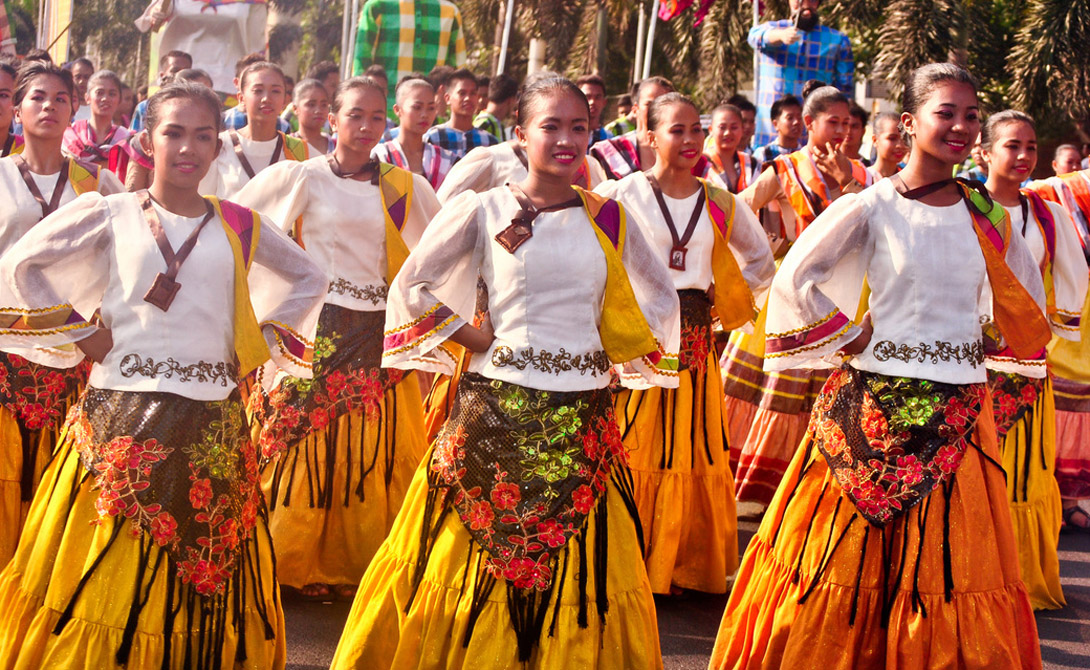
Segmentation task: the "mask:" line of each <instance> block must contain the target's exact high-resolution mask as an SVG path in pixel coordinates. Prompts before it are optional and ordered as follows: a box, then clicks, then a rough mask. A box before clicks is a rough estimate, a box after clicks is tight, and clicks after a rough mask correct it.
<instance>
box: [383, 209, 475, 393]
mask: <svg viewBox="0 0 1090 670" xmlns="http://www.w3.org/2000/svg"><path fill="white" fill-rule="evenodd" d="M479 208H480V198H479V197H478V196H477V194H476V193H463V194H461V195H459V196H458V197H456V198H454V199H453V200H451V201H449V202H447V203H446V204H445V205H444V207H443V209H442V211H440V212H439V214H438V215H437V216H436V217H435V219H434V220H433V222H432V223H431V225H429V226H428V227H427V229H426V230H425V231H424V234H423V236H422V237H421V238H420V242H419V244H417V245H416V248H415V249H413V251H412V253H410V254H409V257H408V259H407V260H406V261H405V264H404V265H402V266H401V270H400V271H399V272H398V273H397V277H395V278H394V281H393V284H392V285H391V286H390V291H389V294H388V295H387V298H386V328H385V334H384V337H383V343H382V346H383V352H382V365H383V367H388V368H401V369H419V370H424V371H427V372H441V373H444V374H451V373H453V372H454V367H455V364H456V362H457V361H456V359H455V358H454V356H453V355H452V354H450V352H449V351H448V350H447V349H446V348H445V347H442V346H441V345H442V344H443V342H445V341H446V340H447V339H449V338H450V336H451V335H452V334H453V333H454V332H455V331H457V330H458V329H459V328H461V327H462V326H464V325H465V324H466V323H470V322H472V320H473V307H474V301H475V300H476V295H477V275H478V272H479V268H480V265H481V261H482V258H483V253H484V252H483V249H482V245H481V242H480V239H479V238H480V223H479V222H478V210H479Z"/></svg>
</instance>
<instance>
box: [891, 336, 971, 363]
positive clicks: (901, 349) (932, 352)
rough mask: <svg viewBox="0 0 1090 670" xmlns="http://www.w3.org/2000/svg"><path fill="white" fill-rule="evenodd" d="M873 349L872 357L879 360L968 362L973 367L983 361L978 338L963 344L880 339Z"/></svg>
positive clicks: (941, 341)
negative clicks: (916, 342) (912, 343)
mask: <svg viewBox="0 0 1090 670" xmlns="http://www.w3.org/2000/svg"><path fill="white" fill-rule="evenodd" d="M873 351H874V357H875V358H876V359H878V360H880V361H888V360H889V359H891V358H896V359H897V360H899V361H904V362H905V363H909V362H911V361H914V360H915V361H919V362H920V363H927V362H929V361H930V362H931V363H932V364H934V365H938V364H939V362H943V363H949V362H951V361H953V362H955V363H968V364H969V365H971V366H973V367H974V368H975V367H977V366H978V365H980V364H981V363H983V362H984V343H983V342H982V341H980V340H977V341H976V342H966V343H963V344H953V343H951V342H946V341H944V340H935V342H934V343H933V345H932V344H927V343H925V342H920V343H919V344H918V345H915V346H913V345H910V344H898V343H896V342H892V341H890V340H881V341H879V342H878V343H877V344H875V345H874V350H873Z"/></svg>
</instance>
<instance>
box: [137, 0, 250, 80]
mask: <svg viewBox="0 0 1090 670" xmlns="http://www.w3.org/2000/svg"><path fill="white" fill-rule="evenodd" d="M267 15H268V9H267V7H266V0H154V1H153V2H152V3H151V5H149V6H148V9H147V10H146V11H145V12H144V14H143V16H141V17H140V18H139V19H138V20H137V21H136V26H137V27H138V28H139V29H140V30H141V31H144V32H147V31H148V30H154V31H158V34H157V35H156V36H155V37H153V38H152V46H153V52H152V59H151V64H152V68H153V70H154V68H155V66H156V65H157V64H158V57H157V55H156V54H165V53H167V52H168V51H173V50H175V49H177V50H180V51H184V52H186V53H188V54H190V55H192V56H193V67H196V68H200V69H202V70H204V71H205V72H207V73H208V74H209V75H211V76H212V87H213V88H214V89H215V90H216V91H217V92H219V93H222V94H225V95H234V94H235V92H236V86H235V84H234V78H235V63H236V62H237V61H238V60H239V59H241V58H242V57H243V56H245V55H246V54H249V53H253V52H255V51H264V50H265V34H266V33H265V22H266V19H267Z"/></svg>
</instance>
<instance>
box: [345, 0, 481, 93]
mask: <svg viewBox="0 0 1090 670" xmlns="http://www.w3.org/2000/svg"><path fill="white" fill-rule="evenodd" d="M465 62H466V45H465V40H464V39H463V37H462V15H461V13H460V12H459V11H458V8H457V7H456V6H455V5H454V3H453V2H448V1H447V0H400V1H399V0H367V3H366V4H365V5H364V6H363V10H361V11H360V25H359V32H358V33H357V35H356V53H355V57H354V58H353V60H352V73H353V74H361V73H362V72H363V71H364V70H365V69H367V66H369V65H371V64H373V63H378V64H379V65H381V66H382V67H384V68H386V74H387V75H388V76H389V78H390V93H391V94H392V93H393V91H394V88H395V87H396V86H397V82H399V81H401V78H402V77H404V76H405V75H408V74H411V73H413V72H419V73H421V74H427V73H428V72H430V71H431V69H432V68H434V67H435V66H436V65H450V66H452V67H461V66H462V65H464V64H465ZM390 104H391V105H392V104H393V100H392V99H391V100H390Z"/></svg>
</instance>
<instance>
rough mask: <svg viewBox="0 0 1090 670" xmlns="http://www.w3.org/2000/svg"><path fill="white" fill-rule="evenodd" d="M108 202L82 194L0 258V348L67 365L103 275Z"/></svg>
mask: <svg viewBox="0 0 1090 670" xmlns="http://www.w3.org/2000/svg"><path fill="white" fill-rule="evenodd" d="M112 243H113V241H112V239H111V234H110V207H109V205H108V204H107V203H106V199H105V198H104V197H103V196H102V195H101V194H99V193H97V192H92V193H86V194H84V195H82V196H80V197H78V198H76V199H75V200H73V201H72V202H70V203H69V204H67V205H65V206H64V207H61V208H60V209H58V210H57V211H56V212H54V213H53V214H51V215H49V216H47V217H46V218H44V219H42V220H41V221H40V222H39V223H38V224H36V225H35V226H34V227H33V228H31V229H30V232H28V233H27V234H26V235H24V236H23V237H22V238H21V239H20V240H19V241H18V242H17V243H16V244H15V245H14V246H13V247H12V248H11V249H10V250H9V251H8V252H7V253H6V254H4V256H3V259H2V260H0V326H2V327H0V346H2V347H3V348H4V349H12V350H14V351H15V352H16V353H18V354H19V355H21V356H23V357H24V358H27V359H28V360H31V361H34V362H35V363H41V364H43V365H49V366H52V367H57V368H66V367H72V366H74V365H76V364H77V363H79V362H80V361H81V360H83V352H81V351H80V350H79V349H78V348H76V347H73V346H71V345H72V343H74V342H78V341H79V340H82V339H84V338H85V337H87V336H89V335H91V334H92V333H94V332H95V330H97V327H96V326H94V325H93V324H91V323H90V322H89V320H88V319H90V318H91V317H92V315H94V313H95V311H96V310H97V309H98V308H99V307H100V306H101V305H102V296H103V294H104V293H105V290H106V283H107V281H108V278H109V276H110V266H109V257H108V253H107V252H108V249H109V247H110V245H111V244H112Z"/></svg>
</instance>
